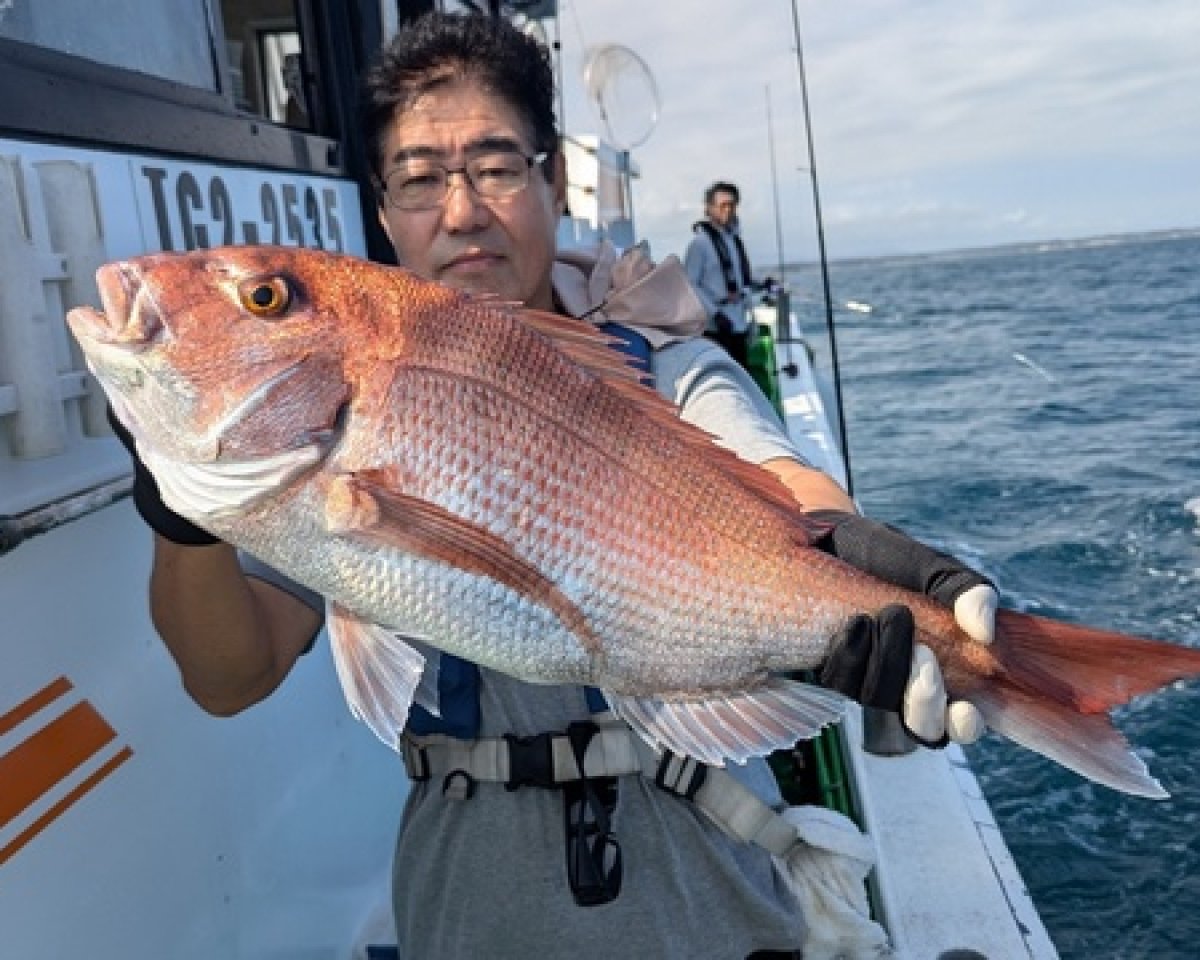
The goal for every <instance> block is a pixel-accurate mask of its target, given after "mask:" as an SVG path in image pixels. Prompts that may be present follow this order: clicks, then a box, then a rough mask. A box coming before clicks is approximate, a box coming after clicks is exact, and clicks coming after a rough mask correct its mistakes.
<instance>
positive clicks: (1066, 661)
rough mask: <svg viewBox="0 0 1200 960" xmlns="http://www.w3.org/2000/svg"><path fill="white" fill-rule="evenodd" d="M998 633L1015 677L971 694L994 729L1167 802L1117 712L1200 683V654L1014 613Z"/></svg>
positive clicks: (997, 648) (1086, 772) (996, 647)
mask: <svg viewBox="0 0 1200 960" xmlns="http://www.w3.org/2000/svg"><path fill="white" fill-rule="evenodd" d="M996 633H997V642H996V643H995V644H993V645H992V647H991V649H992V651H993V652H994V653H995V654H996V656H997V658H998V659H999V660H1000V662H1001V664H1002V665H1003V666H1004V669H1005V673H1004V674H1003V675H1001V676H999V677H998V678H996V681H995V682H993V683H990V684H988V685H987V686H985V687H983V688H981V689H979V690H974V691H972V692H971V693H970V694H969V699H970V701H971V702H972V703H974V704H975V705H976V706H977V707H978V708H979V710H980V712H981V713H982V714H983V717H984V719H985V720H986V721H987V724H988V726H989V727H990V728H992V729H993V730H995V731H997V732H998V733H1001V734H1003V735H1004V736H1006V737H1008V738H1009V739H1011V740H1013V741H1015V742H1017V743H1019V744H1021V745H1022V746H1024V747H1027V748H1029V749H1030V750H1033V751H1035V752H1037V753H1041V754H1043V755H1044V756H1047V757H1050V758H1051V759H1052V760H1056V761H1057V762H1058V763H1061V764H1062V765H1063V766H1065V767H1067V768H1069V769H1071V770H1074V771H1075V772H1076V773H1079V774H1081V775H1082V776H1085V777H1087V778H1089V779H1091V780H1095V781H1096V782H1098V783H1102V784H1104V785H1105V786H1108V787H1112V788H1113V789H1114V790H1119V791H1122V792H1124V793H1130V794H1133V795H1135V796H1141V797H1152V798H1163V797H1166V796H1167V792H1166V790H1164V789H1163V787H1162V785H1161V784H1160V783H1159V782H1158V780H1156V779H1155V778H1154V777H1152V776H1151V775H1150V773H1149V771H1148V770H1147V769H1146V765H1145V764H1144V763H1143V762H1142V760H1141V759H1140V758H1139V757H1138V756H1137V755H1136V754H1135V753H1133V751H1132V749H1131V748H1130V746H1129V743H1128V741H1126V740H1125V738H1124V737H1123V736H1122V735H1121V733H1120V732H1119V731H1118V730H1117V729H1116V728H1115V727H1114V726H1113V725H1112V722H1111V721H1110V720H1109V718H1108V716H1107V712H1108V711H1109V710H1111V709H1113V708H1114V707H1117V706H1120V705H1121V704H1124V703H1127V702H1129V701H1130V700H1131V699H1133V698H1134V697H1136V696H1138V695H1140V694H1144V693H1149V692H1151V691H1153V690H1157V689H1158V688H1159V687H1162V686H1164V685H1166V684H1168V683H1171V682H1173V681H1175V680H1181V679H1185V678H1189V677H1194V676H1196V675H1200V650H1197V649H1193V648H1191V647H1182V646H1177V645H1174V644H1169V643H1162V642H1160V641H1157V640H1148V639H1144V638H1140V637H1131V636H1127V635H1125V634H1121V633H1114V632H1111V631H1106V630H1095V629H1092V628H1090V627H1082V626H1078V625H1075V624H1068V623H1061V622H1058V621H1055V620H1048V619H1046V618H1043V617H1036V616H1032V615H1030V614H1024V613H1017V612H1015V611H1012V610H1001V611H999V612H998V613H997V615H996Z"/></svg>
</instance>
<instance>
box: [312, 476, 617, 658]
mask: <svg viewBox="0 0 1200 960" xmlns="http://www.w3.org/2000/svg"><path fill="white" fill-rule="evenodd" d="M326 510H327V515H326V522H327V523H328V525H329V527H330V529H331V530H334V531H336V532H339V533H343V534H346V533H348V534H352V535H354V536H358V537H365V538H369V539H372V540H375V541H378V542H380V543H384V544H386V545H387V546H389V547H392V548H394V549H397V550H401V551H403V552H404V553H409V554H413V555H416V556H420V557H424V558H425V559H427V560H435V561H438V562H440V563H444V564H447V565H448V566H452V567H454V568H455V569H458V570H462V571H465V572H467V573H472V574H477V575H480V576H484V577H488V578H490V579H492V580H495V581H497V582H499V583H502V584H504V585H505V586H507V587H509V588H511V589H512V590H515V591H516V592H517V593H519V594H521V595H522V596H523V597H525V598H526V599H528V600H530V601H531V602H533V603H536V604H538V605H540V606H543V607H545V608H546V609H548V610H550V611H552V612H553V613H554V614H555V616H557V617H558V619H559V620H560V621H561V622H562V624H563V625H564V626H565V627H566V628H567V629H568V630H569V631H570V632H571V633H572V634H574V635H575V636H576V637H577V638H578V640H579V642H580V643H581V644H582V645H583V647H584V648H585V649H587V650H596V649H598V647H599V643H600V641H599V639H598V638H597V637H596V635H595V633H594V632H593V631H592V628H591V626H590V625H589V624H588V622H587V618H586V617H585V616H584V615H583V612H582V611H581V610H580V609H579V608H578V607H577V606H576V605H575V604H574V603H573V602H572V601H571V599H570V598H569V597H567V595H566V594H564V593H563V592H562V591H561V590H560V589H559V588H558V586H557V585H556V584H555V583H553V582H552V581H551V580H549V579H547V578H546V577H545V576H543V575H542V573H541V571H540V570H538V569H537V567H535V566H534V565H533V564H531V563H528V562H526V561H525V560H523V559H522V558H521V557H519V556H517V554H516V553H514V552H513V550H512V548H511V547H510V546H509V545H508V544H507V543H505V542H504V540H502V539H501V538H500V537H498V536H496V535H495V534H493V533H492V532H491V531H489V530H487V529H486V528H484V527H481V526H479V525H478V524H475V523H472V522H471V521H470V520H467V519H465V518H463V517H460V516H458V515H456V514H454V513H451V512H450V511H449V510H446V509H445V508H443V507H440V506H438V505H437V504H435V503H430V502H428V501H426V500H420V499H417V498H416V497H409V496H406V495H405V494H402V493H399V492H398V491H396V490H394V489H392V488H391V487H390V486H389V484H388V478H387V475H386V472H385V471H382V470H364V471H360V472H358V473H353V474H342V475H341V476H339V477H336V478H334V480H333V481H332V483H331V488H330V496H329V500H328V506H327V508H326Z"/></svg>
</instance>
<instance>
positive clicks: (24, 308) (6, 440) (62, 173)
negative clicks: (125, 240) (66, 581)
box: [0, 157, 129, 554]
mask: <svg viewBox="0 0 1200 960" xmlns="http://www.w3.org/2000/svg"><path fill="white" fill-rule="evenodd" d="M100 224H101V218H100V205H99V198H98V194H97V190H96V184H95V181H94V178H93V175H92V171H91V168H90V166H89V165H88V164H86V163H80V162H76V161H73V160H52V161H44V162H30V161H29V160H27V159H22V158H20V157H0V554H2V553H4V552H6V551H8V550H11V549H13V548H14V547H15V546H16V545H17V544H19V543H21V542H23V541H24V540H26V539H28V538H29V537H30V536H34V535H36V534H38V533H42V532H45V531H46V530H49V529H52V528H53V527H54V526H57V525H59V524H61V523H65V522H68V521H69V520H71V519H74V518H76V517H79V516H82V515H84V514H86V513H89V512H91V511H93V510H96V509H99V508H101V507H103V506H107V505H108V504H109V503H112V502H113V500H114V499H118V498H119V497H121V496H124V495H125V494H126V492H127V491H128V486H129V483H128V480H127V478H126V476H125V475H126V474H127V473H128V470H129V467H128V459H127V458H125V457H124V456H123V454H122V452H121V451H120V450H119V448H118V446H117V444H115V443H111V442H97V441H99V440H100V438H105V437H109V436H111V430H110V428H109V426H108V423H107V420H106V411H105V401H104V397H103V394H102V392H101V391H100V388H99V386H98V385H97V384H96V383H95V381H94V380H93V379H92V377H91V376H90V375H89V374H88V373H87V370H86V366H85V363H84V361H83V357H82V356H81V354H80V352H79V349H78V347H77V346H76V345H75V343H74V341H73V340H72V339H71V337H70V336H69V334H68V331H67V326H66V324H65V322H64V320H63V317H64V316H65V313H66V310H67V308H68V307H70V306H72V305H74V304H79V303H93V304H94V303H98V302H99V296H98V293H97V290H96V285H95V280H94V277H95V272H96V269H97V268H98V267H99V266H100V265H101V264H102V263H104V261H105V260H106V259H107V256H106V251H105V242H104V235H103V231H102V229H101V226H100Z"/></svg>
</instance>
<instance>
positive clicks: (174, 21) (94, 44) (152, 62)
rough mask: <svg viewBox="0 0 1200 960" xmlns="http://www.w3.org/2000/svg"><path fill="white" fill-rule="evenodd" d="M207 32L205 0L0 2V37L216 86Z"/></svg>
mask: <svg viewBox="0 0 1200 960" xmlns="http://www.w3.org/2000/svg"><path fill="white" fill-rule="evenodd" d="M209 36H210V29H209V19H208V4H207V3H206V2H205V0H172V2H171V3H163V2H162V0H124V2H122V3H105V4H97V3H95V0H54V2H52V3H49V2H46V0H0V37H7V38H9V39H11V40H17V41H20V42H22V43H29V44H32V45H34V46H38V47H48V48H49V49H52V50H58V51H60V52H62V53H69V54H71V55H72V56H76V57H82V58H84V59H86V60H93V61H95V62H97V63H103V64H106V65H109V66H115V67H122V68H123V69H126V70H133V71H136V72H138V73H145V74H149V75H151V76H154V77H163V78H165V79H168V80H174V81H175V82H177V83H184V84H187V85H188V86H192V87H201V88H203V89H207V90H216V89H217V88H218V84H217V79H216V77H215V75H214V73H213V62H212V55H211V52H210V50H211V47H210V43H209Z"/></svg>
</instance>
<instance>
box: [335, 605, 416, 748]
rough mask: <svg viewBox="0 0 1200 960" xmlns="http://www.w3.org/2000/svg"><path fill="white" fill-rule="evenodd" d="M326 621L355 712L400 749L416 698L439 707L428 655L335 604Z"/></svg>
mask: <svg viewBox="0 0 1200 960" xmlns="http://www.w3.org/2000/svg"><path fill="white" fill-rule="evenodd" d="M326 624H327V625H328V628H329V639H330V646H331V647H332V649H333V663H334V666H335V667H336V668H337V675H338V680H340V681H341V684H342V692H343V693H344V694H345V696H346V702H347V703H348V704H349V705H350V712H351V713H353V714H354V716H356V717H357V718H358V719H359V720H361V721H363V722H364V723H365V724H366V725H367V726H368V727H370V728H371V730H372V731H373V732H374V733H375V735H376V736H377V737H379V739H380V740H382V741H383V742H384V743H386V744H387V745H388V746H389V747H391V748H392V749H393V750H396V751H399V750H400V735H401V733H403V731H404V725H405V723H406V722H407V721H408V711H409V708H410V707H411V706H412V704H413V701H414V699H415V700H416V701H417V702H418V703H420V704H421V705H422V706H424V707H426V708H427V709H428V708H430V707H431V706H432V707H433V708H435V709H436V706H437V703H436V682H437V680H436V677H433V678H432V681H430V680H429V679H428V678H426V677H425V673H426V671H425V658H424V657H423V656H422V655H421V654H420V652H418V651H417V650H416V649H414V648H413V647H412V646H411V645H410V644H409V643H408V641H407V640H406V639H405V638H404V637H402V636H400V635H399V634H397V633H394V632H393V631H391V630H388V629H386V628H384V627H381V626H379V625H377V624H374V623H369V622H367V621H365V620H362V619H360V618H359V617H356V616H354V614H352V613H350V612H349V611H347V610H346V609H345V608H343V607H339V606H337V605H335V604H330V605H329V607H328V610H327V611H326ZM431 698H432V699H431Z"/></svg>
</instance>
